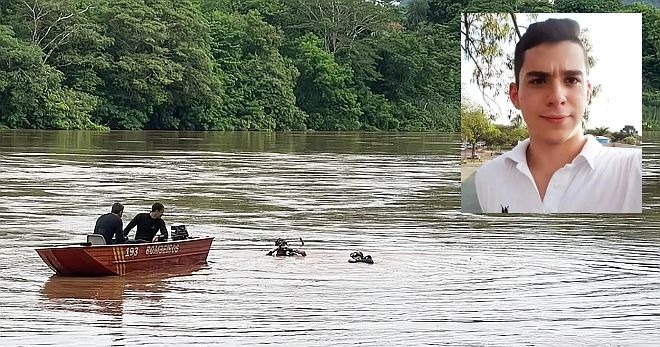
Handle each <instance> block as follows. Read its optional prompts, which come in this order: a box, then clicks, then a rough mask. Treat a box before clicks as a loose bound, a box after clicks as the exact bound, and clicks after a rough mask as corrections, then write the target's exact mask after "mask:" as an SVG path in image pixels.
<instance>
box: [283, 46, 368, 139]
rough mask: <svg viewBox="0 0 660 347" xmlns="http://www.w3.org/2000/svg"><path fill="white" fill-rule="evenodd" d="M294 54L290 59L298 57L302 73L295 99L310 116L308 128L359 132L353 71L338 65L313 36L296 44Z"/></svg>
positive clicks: (296, 60)
mask: <svg viewBox="0 0 660 347" xmlns="http://www.w3.org/2000/svg"><path fill="white" fill-rule="evenodd" d="M291 50H292V51H291V52H290V54H289V56H291V57H296V58H294V63H295V65H296V67H297V68H298V71H300V77H299V78H298V83H297V86H296V98H297V101H298V106H299V107H300V108H301V109H302V110H303V111H305V112H306V113H307V114H308V115H309V117H308V118H307V128H309V129H314V130H357V129H360V123H359V121H358V119H359V117H360V116H361V114H362V111H361V110H360V105H359V104H358V102H357V99H358V97H357V92H356V90H355V89H354V88H353V87H352V86H353V83H352V81H351V71H350V69H348V68H347V67H345V66H341V65H340V64H338V63H337V62H336V61H335V59H334V58H333V56H332V54H330V53H329V52H327V51H326V50H324V49H323V42H322V40H321V39H320V38H318V37H317V36H316V35H314V34H308V35H306V36H304V37H302V38H300V39H298V40H296V42H295V45H294V46H293V47H292V48H291Z"/></svg>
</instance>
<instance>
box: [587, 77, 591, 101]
mask: <svg viewBox="0 0 660 347" xmlns="http://www.w3.org/2000/svg"><path fill="white" fill-rule="evenodd" d="M587 105H591V81H587Z"/></svg>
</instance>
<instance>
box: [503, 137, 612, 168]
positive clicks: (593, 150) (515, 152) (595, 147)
mask: <svg viewBox="0 0 660 347" xmlns="http://www.w3.org/2000/svg"><path fill="white" fill-rule="evenodd" d="M585 138H586V139H587V142H585V143H584V146H583V147H582V150H581V151H580V153H579V154H578V155H577V156H576V157H575V159H573V163H577V162H578V160H584V161H586V162H587V164H589V167H590V168H591V169H592V170H593V169H594V167H595V161H596V156H597V155H598V153H600V151H601V150H602V149H603V145H601V144H600V142H598V140H596V138H595V137H593V136H592V135H586V136H585ZM528 146H529V139H526V140H525V141H523V142H520V143H518V144H517V145H516V147H513V149H512V150H511V151H510V152H509V153H508V154H506V157H507V158H508V159H510V160H512V161H514V162H515V163H517V164H524V165H527V147H528ZM580 158H582V159H580Z"/></svg>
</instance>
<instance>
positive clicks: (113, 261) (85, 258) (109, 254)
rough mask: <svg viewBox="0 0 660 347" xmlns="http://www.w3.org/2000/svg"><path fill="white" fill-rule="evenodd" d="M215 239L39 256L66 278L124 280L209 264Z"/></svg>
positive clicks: (47, 251) (59, 250) (43, 251)
mask: <svg viewBox="0 0 660 347" xmlns="http://www.w3.org/2000/svg"><path fill="white" fill-rule="evenodd" d="M212 242H213V237H204V238H195V239H187V240H180V241H169V242H154V243H138V244H120V245H100V246H68V247H67V246H64V247H51V248H38V249H36V251H37V254H39V256H40V257H41V259H42V260H43V261H44V262H45V263H46V264H47V265H48V267H50V268H51V269H52V270H53V271H55V273H57V274H58V275H62V276H116V275H119V276H122V275H125V274H127V273H131V272H135V271H157V270H159V269H167V268H169V267H171V266H179V265H197V264H203V263H206V258H207V256H208V254H209V250H210V249H211V243H212Z"/></svg>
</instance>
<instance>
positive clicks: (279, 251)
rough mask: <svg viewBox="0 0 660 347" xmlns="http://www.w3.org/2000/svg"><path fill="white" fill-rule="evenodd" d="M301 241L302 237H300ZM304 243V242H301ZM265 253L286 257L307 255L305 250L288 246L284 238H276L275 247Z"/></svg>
mask: <svg viewBox="0 0 660 347" xmlns="http://www.w3.org/2000/svg"><path fill="white" fill-rule="evenodd" d="M301 241H302V239H301ZM303 244H304V243H303ZM266 255H275V256H278V257H288V256H293V255H301V256H303V257H305V256H307V253H306V252H305V251H301V250H298V249H293V248H290V247H289V244H288V243H287V242H286V240H284V239H277V240H276V241H275V248H273V249H272V250H271V251H269V252H268V253H266Z"/></svg>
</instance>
